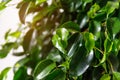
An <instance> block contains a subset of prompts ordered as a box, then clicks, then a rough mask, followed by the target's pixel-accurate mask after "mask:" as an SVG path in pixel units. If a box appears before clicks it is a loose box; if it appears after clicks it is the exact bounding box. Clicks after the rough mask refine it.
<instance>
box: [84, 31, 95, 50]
mask: <svg viewBox="0 0 120 80" xmlns="http://www.w3.org/2000/svg"><path fill="white" fill-rule="evenodd" d="M84 39H85V47H86V49H87V50H88V51H91V50H92V49H93V48H94V46H95V40H94V35H93V34H92V33H88V32H86V33H85V34H84Z"/></svg>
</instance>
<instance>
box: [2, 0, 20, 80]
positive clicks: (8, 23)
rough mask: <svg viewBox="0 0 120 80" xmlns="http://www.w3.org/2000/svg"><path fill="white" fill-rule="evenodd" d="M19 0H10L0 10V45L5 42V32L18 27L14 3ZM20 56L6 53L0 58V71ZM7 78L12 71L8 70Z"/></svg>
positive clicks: (12, 63) (10, 77)
mask: <svg viewBox="0 0 120 80" xmlns="http://www.w3.org/2000/svg"><path fill="white" fill-rule="evenodd" d="M18 1H20V0H12V1H11V2H10V3H9V4H8V6H9V7H7V8H6V9H4V10H3V11H1V12H0V45H2V44H3V43H5V41H4V36H5V32H6V31H8V30H9V29H11V31H15V30H16V29H17V28H18V24H19V23H20V21H19V18H18V10H17V9H16V4H17V3H18ZM19 59H20V57H15V56H12V54H11V53H10V54H8V56H7V57H6V58H4V59H0V72H1V71H2V70H3V69H4V68H6V67H12V66H13V65H14V64H15V62H16V61H17V60H19ZM8 75H9V76H8V79H7V80H13V79H12V78H13V71H12V69H11V70H10V72H9V74H8Z"/></svg>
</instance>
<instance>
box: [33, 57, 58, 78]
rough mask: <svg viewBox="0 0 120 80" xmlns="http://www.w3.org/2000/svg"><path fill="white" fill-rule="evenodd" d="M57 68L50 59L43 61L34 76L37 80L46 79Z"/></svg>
mask: <svg viewBox="0 0 120 80" xmlns="http://www.w3.org/2000/svg"><path fill="white" fill-rule="evenodd" d="M55 67H56V64H55V63H54V62H53V61H52V60H49V59H45V60H43V61H40V62H39V63H38V65H37V66H36V68H35V70H34V73H33V76H34V79H35V80H41V79H43V78H44V77H46V76H47V75H48V74H49V73H50V72H51V71H52V70H53V69H54V68H55Z"/></svg>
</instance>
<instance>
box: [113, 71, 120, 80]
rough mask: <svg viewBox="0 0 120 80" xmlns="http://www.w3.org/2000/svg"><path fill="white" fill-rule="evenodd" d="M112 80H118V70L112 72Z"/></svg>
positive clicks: (119, 76) (119, 79)
mask: <svg viewBox="0 0 120 80" xmlns="http://www.w3.org/2000/svg"><path fill="white" fill-rule="evenodd" d="M113 80H120V72H113Z"/></svg>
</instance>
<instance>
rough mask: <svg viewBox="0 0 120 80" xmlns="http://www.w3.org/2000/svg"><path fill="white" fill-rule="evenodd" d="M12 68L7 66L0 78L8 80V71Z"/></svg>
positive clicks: (0, 79)
mask: <svg viewBox="0 0 120 80" xmlns="http://www.w3.org/2000/svg"><path fill="white" fill-rule="evenodd" d="M10 69H11V68H10V67H7V68H5V69H4V70H3V71H2V72H0V80H7V73H8V71H9V70H10Z"/></svg>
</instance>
